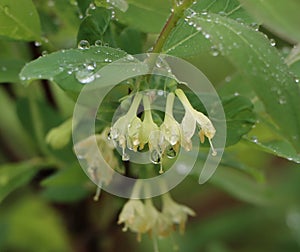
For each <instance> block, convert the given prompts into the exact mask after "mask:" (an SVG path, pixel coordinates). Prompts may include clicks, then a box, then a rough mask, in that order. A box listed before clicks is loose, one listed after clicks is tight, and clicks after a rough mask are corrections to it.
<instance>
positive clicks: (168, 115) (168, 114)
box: [160, 93, 181, 146]
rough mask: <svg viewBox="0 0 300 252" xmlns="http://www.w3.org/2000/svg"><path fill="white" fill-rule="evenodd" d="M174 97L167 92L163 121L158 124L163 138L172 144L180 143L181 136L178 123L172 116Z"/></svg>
mask: <svg viewBox="0 0 300 252" xmlns="http://www.w3.org/2000/svg"><path fill="white" fill-rule="evenodd" d="M174 98H175V95H174V93H169V94H168V97H167V104H166V111H165V118H164V122H163V123H162V124H161V125H160V130H161V132H162V133H163V135H164V138H165V140H166V141H167V142H168V143H169V144H170V145H172V146H175V145H176V144H178V143H180V138H181V128H180V125H179V123H178V122H177V121H176V120H175V118H174V117H173V104H174Z"/></svg>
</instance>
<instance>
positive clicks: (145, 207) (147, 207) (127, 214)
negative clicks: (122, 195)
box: [118, 199, 159, 241]
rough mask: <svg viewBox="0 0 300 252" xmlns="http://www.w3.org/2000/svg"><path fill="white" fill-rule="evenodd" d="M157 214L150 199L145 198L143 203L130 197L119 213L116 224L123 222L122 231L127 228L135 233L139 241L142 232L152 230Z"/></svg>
mask: <svg viewBox="0 0 300 252" xmlns="http://www.w3.org/2000/svg"><path fill="white" fill-rule="evenodd" d="M158 214H159V213H158V211H157V210H156V208H155V207H154V206H153V204H152V201H151V199H147V200H146V202H145V204H144V203H143V202H142V201H141V200H138V199H130V200H129V201H128V202H127V203H126V204H125V205H124V207H123V209H122V212H121V213H120V215H119V220H118V224H122V223H124V227H123V231H127V230H128V229H129V230H131V231H132V232H135V233H137V235H138V236H137V239H138V241H140V240H141V235H142V234H144V233H147V232H150V231H151V230H152V228H153V226H154V225H155V223H156V219H157V216H158Z"/></svg>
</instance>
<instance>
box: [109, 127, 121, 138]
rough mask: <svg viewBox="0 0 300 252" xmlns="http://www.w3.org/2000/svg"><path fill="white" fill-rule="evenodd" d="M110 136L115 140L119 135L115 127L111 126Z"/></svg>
mask: <svg viewBox="0 0 300 252" xmlns="http://www.w3.org/2000/svg"><path fill="white" fill-rule="evenodd" d="M110 137H111V139H112V140H116V139H117V138H118V137H119V130H118V129H115V128H111V130H110Z"/></svg>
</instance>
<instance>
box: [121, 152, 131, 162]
mask: <svg viewBox="0 0 300 252" xmlns="http://www.w3.org/2000/svg"><path fill="white" fill-rule="evenodd" d="M129 159H130V157H129V155H128V154H127V153H126V152H124V153H123V154H122V161H129Z"/></svg>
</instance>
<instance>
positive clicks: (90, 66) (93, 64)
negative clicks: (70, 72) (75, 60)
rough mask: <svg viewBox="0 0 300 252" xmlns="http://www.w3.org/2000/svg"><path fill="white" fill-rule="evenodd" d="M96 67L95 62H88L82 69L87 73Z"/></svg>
mask: <svg viewBox="0 0 300 252" xmlns="http://www.w3.org/2000/svg"><path fill="white" fill-rule="evenodd" d="M96 66H97V64H96V62H89V63H85V64H84V67H85V68H86V69H87V70H89V71H92V70H95V68H96Z"/></svg>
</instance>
